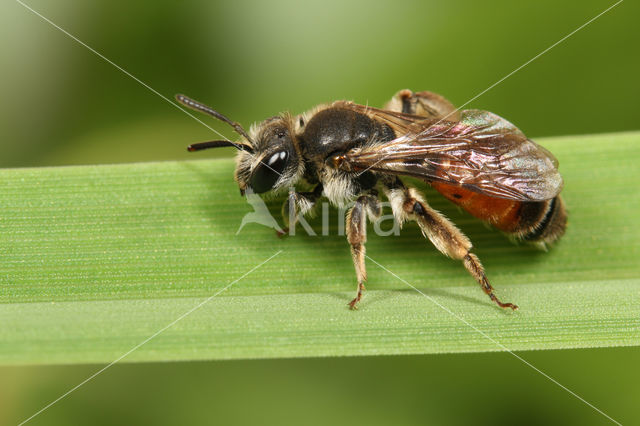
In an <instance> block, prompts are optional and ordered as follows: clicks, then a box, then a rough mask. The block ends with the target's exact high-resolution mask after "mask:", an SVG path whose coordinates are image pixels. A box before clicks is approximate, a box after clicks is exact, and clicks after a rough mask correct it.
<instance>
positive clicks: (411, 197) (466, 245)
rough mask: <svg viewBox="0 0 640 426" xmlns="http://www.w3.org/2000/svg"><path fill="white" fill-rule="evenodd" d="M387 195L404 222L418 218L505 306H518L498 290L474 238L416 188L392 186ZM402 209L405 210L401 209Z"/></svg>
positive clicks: (445, 250)
mask: <svg viewBox="0 0 640 426" xmlns="http://www.w3.org/2000/svg"><path fill="white" fill-rule="evenodd" d="M387 196H388V197H389V200H390V202H391V205H392V207H394V210H395V211H394V214H395V215H396V217H397V218H398V219H399V221H400V222H404V221H405V220H407V219H411V220H415V221H416V222H417V223H418V225H419V226H420V229H421V230H422V233H423V234H424V235H425V236H426V237H427V238H429V240H431V242H432V243H433V245H434V246H436V248H437V249H438V250H439V251H440V252H442V253H443V254H445V255H446V256H449V257H451V258H453V259H456V260H461V261H462V264H463V265H464V267H465V268H467V271H469V273H470V274H471V276H473V278H475V280H476V281H477V282H478V284H480V287H482V290H483V291H484V292H485V293H486V294H487V295H488V296H489V297H490V298H491V300H493V301H494V302H495V303H496V304H497V305H498V306H500V307H501V308H511V309H514V310H515V309H518V306H517V305H514V304H513V303H503V302H501V301H500V300H499V299H498V298H497V296H496V295H495V294H494V290H493V287H492V286H491V284H489V280H488V279H487V276H486V274H485V273H484V268H483V267H482V264H481V263H480V259H478V257H477V256H476V255H475V254H473V253H471V252H470V250H471V247H472V245H471V241H469V238H467V237H466V235H464V234H463V233H462V231H460V230H459V229H458V228H457V227H456V226H455V225H454V224H453V223H452V222H451V221H450V220H449V219H447V218H446V217H445V216H444V215H443V214H442V213H439V212H438V211H436V210H434V209H432V208H431V207H430V206H429V205H428V204H427V202H426V201H425V200H424V199H423V198H422V197H421V195H420V194H419V193H418V191H417V190H415V189H414V188H406V187H404V186H403V187H397V186H396V187H395V188H390V189H389V190H388V192H387ZM400 209H401V211H400Z"/></svg>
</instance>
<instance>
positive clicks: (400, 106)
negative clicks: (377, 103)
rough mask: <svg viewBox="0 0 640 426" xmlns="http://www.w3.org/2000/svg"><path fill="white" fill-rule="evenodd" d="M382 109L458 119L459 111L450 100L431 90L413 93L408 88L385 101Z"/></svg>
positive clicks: (454, 120) (443, 118) (448, 119)
mask: <svg viewBox="0 0 640 426" xmlns="http://www.w3.org/2000/svg"><path fill="white" fill-rule="evenodd" d="M384 109H386V110H389V111H394V112H403V113H405V114H413V115H419V116H421V117H427V118H439V119H441V120H446V121H451V122H456V121H460V113H459V111H458V110H457V109H456V107H454V106H453V104H452V103H451V102H449V101H448V100H446V99H445V98H444V97H442V96H440V95H438V94H437V93H433V92H427V91H424V92H418V93H413V92H412V91H411V90H409V89H404V90H400V91H399V92H398V93H396V94H395V95H393V98H391V100H390V101H389V102H387V103H386V104H385V106H384Z"/></svg>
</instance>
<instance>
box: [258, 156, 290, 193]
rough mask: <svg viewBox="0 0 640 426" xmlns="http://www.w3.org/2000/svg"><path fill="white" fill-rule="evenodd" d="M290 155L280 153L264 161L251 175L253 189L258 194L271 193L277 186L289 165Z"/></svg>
mask: <svg viewBox="0 0 640 426" xmlns="http://www.w3.org/2000/svg"><path fill="white" fill-rule="evenodd" d="M288 158H289V153H288V152H287V151H278V152H276V153H275V154H272V155H271V156H269V157H268V158H266V159H264V160H262V162H261V163H260V164H258V166H257V167H256V169H255V170H254V171H253V173H252V175H251V189H253V192H255V193H256V194H262V193H263V192H267V191H269V190H270V189H271V188H273V185H275V184H276V182H277V181H278V178H279V177H280V175H282V172H284V169H285V167H286V165H287V159H288Z"/></svg>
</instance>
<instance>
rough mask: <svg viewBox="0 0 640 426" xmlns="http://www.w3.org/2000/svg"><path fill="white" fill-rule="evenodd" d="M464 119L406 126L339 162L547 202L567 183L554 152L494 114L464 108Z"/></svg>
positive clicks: (500, 195) (345, 166)
mask: <svg viewBox="0 0 640 426" xmlns="http://www.w3.org/2000/svg"><path fill="white" fill-rule="evenodd" d="M376 114H383V112H381V111H380V110H377V111H376ZM394 118H396V119H397V117H396V116H395V115H394ZM460 118H461V119H460V121H459V122H455V123H452V122H444V121H440V122H439V121H437V120H428V121H425V120H421V121H420V122H419V123H414V125H413V126H406V127H405V128H406V130H407V131H408V133H405V134H403V135H402V136H400V137H398V138H396V139H394V140H392V141H390V142H384V143H381V144H376V143H372V144H371V145H370V146H367V147H364V148H358V149H353V150H351V151H349V152H347V153H346V154H345V155H344V156H342V158H341V165H340V167H341V168H343V169H345V170H351V171H363V170H373V171H378V172H385V173H393V174H399V175H409V176H415V177H419V178H423V179H425V180H427V181H441V182H447V183H451V184H457V185H460V186H462V187H464V188H466V189H469V190H472V191H475V192H479V193H482V194H486V195H489V196H492V197H498V198H507V199H512V200H518V201H544V200H548V199H551V198H553V197H555V196H556V195H558V193H560V191H561V190H562V185H563V182H562V177H561V176H560V174H559V173H558V161H557V160H556V159H555V157H554V156H553V154H551V153H550V152H549V151H547V150H546V149H544V148H543V147H541V146H540V145H537V144H536V143H535V142H533V141H531V140H529V139H527V138H526V136H525V135H524V134H523V133H522V132H521V131H520V130H519V129H518V128H517V127H515V126H514V125H513V124H511V123H509V122H508V121H507V120H505V119H503V118H501V117H499V116H497V115H495V114H493V113H490V112H487V111H479V110H465V111H462V112H461V117H460ZM415 124H417V125H418V126H416V125H415Z"/></svg>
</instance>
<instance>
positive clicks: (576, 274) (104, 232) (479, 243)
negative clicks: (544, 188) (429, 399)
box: [0, 132, 640, 364]
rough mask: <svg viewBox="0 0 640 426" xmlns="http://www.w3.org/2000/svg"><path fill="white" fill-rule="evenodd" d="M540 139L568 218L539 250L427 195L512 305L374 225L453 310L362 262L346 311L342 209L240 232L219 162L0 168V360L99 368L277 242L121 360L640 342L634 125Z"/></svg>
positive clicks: (398, 264) (409, 274)
mask: <svg viewBox="0 0 640 426" xmlns="http://www.w3.org/2000/svg"><path fill="white" fill-rule="evenodd" d="M541 142H542V144H543V145H545V146H546V147H548V148H549V149H550V150H551V151H552V152H554V154H556V156H557V157H558V159H559V160H560V164H561V166H560V170H561V172H562V174H563V176H564V178H565V190H564V192H563V194H564V197H565V201H566V203H567V206H568V208H569V212H570V226H569V229H568V232H567V234H566V236H565V237H564V239H563V240H562V241H561V243H560V244H559V245H558V246H557V247H556V248H554V249H552V250H551V251H550V252H548V253H543V252H538V251H537V250H535V249H533V248H532V247H528V246H514V245H512V244H511V243H509V242H508V241H507V240H506V239H505V238H504V237H503V236H502V235H500V234H499V233H497V232H495V231H492V230H489V229H487V228H485V227H484V226H483V225H482V224H481V223H479V222H478V221H476V220H475V219H473V218H470V217H469V216H468V215H466V214H464V213H461V212H459V211H457V210H456V208H455V207H454V206H452V205H451V204H450V203H448V202H447V201H446V200H444V199H442V197H440V196H438V195H437V194H435V193H434V192H433V191H431V190H427V196H428V198H429V200H430V202H431V204H432V205H433V206H434V207H435V208H437V209H439V210H442V211H444V212H445V213H446V214H447V215H448V216H449V217H451V218H452V219H453V220H454V221H455V222H456V223H457V224H458V225H459V226H460V227H461V228H462V229H463V230H464V231H465V232H466V233H467V235H469V237H470V238H471V239H472V241H473V242H474V245H475V247H476V249H475V251H476V253H477V254H478V255H479V257H480V259H481V260H482V261H483V263H484V265H485V267H486V269H487V272H488V275H489V278H490V279H491V280H492V283H493V284H494V286H495V287H496V289H497V292H498V295H499V296H500V297H501V298H502V299H503V300H505V301H512V302H515V303H517V304H518V305H519V306H520V308H521V309H520V310H519V311H517V312H513V313H512V312H506V311H501V310H499V309H498V308H497V307H495V306H494V305H493V304H492V303H491V302H490V301H489V299H488V298H487V297H486V296H485V295H484V294H483V293H482V291H481V290H480V289H479V287H478V286H477V284H475V283H474V281H473V279H472V278H470V277H469V276H468V274H467V273H466V271H465V270H464V268H463V267H462V265H460V264H459V263H458V262H455V261H452V260H450V259H446V258H445V257H443V256H442V255H440V254H439V253H438V252H436V250H435V249H434V248H433V247H432V246H431V245H430V244H429V243H428V242H427V241H425V240H424V238H422V236H421V235H420V233H419V230H418V229H417V227H416V226H414V225H412V224H409V225H407V226H405V228H404V229H403V231H402V234H401V235H400V236H389V237H378V236H376V235H373V233H371V234H370V236H369V242H368V244H367V254H368V255H369V256H371V258H372V259H374V260H375V261H376V262H379V263H380V264H382V265H384V267H385V268H388V269H389V270H390V271H392V272H393V273H395V274H397V275H398V276H400V277H401V278H402V279H404V280H406V281H407V282H409V283H411V284H412V285H414V286H416V287H417V288H419V289H420V290H421V291H422V292H424V293H425V294H426V295H427V296H429V297H430V298H433V299H434V300H435V301H436V302H438V303H439V304H441V305H443V306H445V307H447V308H448V309H450V310H451V311H452V312H453V313H454V314H455V316H454V315H452V314H450V313H448V312H446V311H445V310H443V309H442V308H440V307H438V306H437V304H435V303H433V302H432V301H430V300H429V299H427V298H425V297H424V296H422V295H420V294H419V293H417V292H415V291H414V290H411V289H409V288H408V287H407V286H406V285H405V284H404V283H403V282H402V281H400V280H398V279H397V278H395V277H394V276H393V275H391V274H389V273H388V272H386V271H385V270H383V269H381V268H380V267H378V266H376V265H375V264H374V263H372V262H369V263H368V271H369V281H368V289H369V290H368V292H367V293H366V296H365V299H364V300H363V302H362V305H361V308H360V310H359V311H357V312H352V311H349V310H348V309H347V306H346V304H347V302H348V301H349V300H350V298H351V297H352V295H353V294H352V293H353V292H354V291H355V274H354V272H353V266H352V263H351V259H350V255H349V248H348V245H347V243H346V240H345V238H344V237H343V236H339V235H337V233H338V223H337V216H336V212H335V211H334V212H333V213H334V214H332V216H331V217H332V222H331V223H330V232H329V234H330V235H328V236H317V237H313V236H309V235H306V234H305V233H304V232H303V231H302V230H299V232H298V235H296V236H293V237H288V238H285V239H282V240H280V239H278V238H276V237H275V235H274V232H273V230H271V229H268V228H266V227H263V226H260V225H257V224H248V225H246V226H245V227H244V228H243V229H242V231H241V232H240V233H239V234H238V235H236V231H237V229H238V227H239V225H240V221H241V218H242V216H243V215H244V214H245V213H247V212H250V211H252V209H251V207H250V206H249V205H248V204H246V202H245V201H244V199H243V198H242V197H240V196H239V195H238V189H237V187H236V186H235V184H234V182H233V178H232V173H233V162H232V161H230V160H197V161H190V162H164V163H143V164H128V165H116V166H87V167H62V168H40V169H9V170H2V171H0V188H1V189H0V363H3V364H23V363H86V362H110V361H112V360H114V359H116V358H117V357H119V356H121V355H122V354H124V353H125V352H127V351H128V350H130V349H131V348H132V347H134V346H136V345H137V344H139V343H140V342H142V341H144V340H145V339H146V338H148V337H149V336H151V335H153V334H154V333H155V332H157V331H158V330H160V329H162V328H163V327H166V326H167V325H169V324H170V323H171V322H172V321H174V320H175V319H177V318H179V317H180V316H181V315H183V314H184V313H185V312H187V311H189V310H190V309H192V308H194V307H195V306H197V305H198V304H199V303H201V302H203V301H205V300H206V299H207V298H208V297H210V296H211V295H213V294H215V293H216V292H217V291H219V290H220V289H222V288H223V287H225V286H227V285H228V284H229V283H231V282H233V281H234V280H237V279H238V278H240V277H241V276H242V275H243V274H245V273H246V272H247V271H249V270H251V269H252V268H253V267H255V266H256V265H258V264H259V263H261V262H263V261H265V260H266V259H268V258H269V257H270V256H272V255H273V254H275V253H276V252H278V251H279V250H282V251H283V252H282V253H281V254H280V255H279V256H277V257H275V258H274V259H273V260H271V261H269V262H268V263H266V264H265V265H263V266H262V267H260V268H259V269H257V270H256V271H254V272H252V273H251V274H249V275H247V276H246V277H244V278H242V279H240V280H239V281H238V282H237V283H235V284H234V285H233V286H232V287H231V288H229V289H228V290H227V291H225V292H224V293H222V294H220V295H219V296H217V297H215V298H213V299H211V300H210V301H209V302H207V303H205V304H204V305H203V306H202V307H201V308H200V309H198V310H196V311H195V312H193V313H192V314H190V315H188V316H186V317H185V318H183V319H182V320H180V321H179V322H178V323H176V324H175V325H173V326H172V327H169V328H168V329H167V330H166V331H164V332H163V333H161V334H160V335H158V336H157V337H155V338H154V339H152V340H151V341H149V342H148V343H146V344H144V345H143V346H141V347H140V348H139V349H137V350H136V351H134V352H133V353H131V354H130V355H129V356H127V357H126V358H125V361H149V360H187V359H229V358H258V357H295V356H331V355H372V354H403V353H404V354H406V353H443V352H479V351H496V350H501V349H502V348H501V346H499V345H497V344H496V343H495V342H494V341H492V339H493V340H495V341H497V342H499V343H500V344H502V345H504V346H505V347H508V348H510V349H513V350H525V349H559V348H576V347H604V346H623V345H624V346H629V345H639V344H640V262H638V255H639V247H640V226H639V225H640V223H639V221H638V219H637V218H638V217H639V214H640V191H639V190H638V185H637V182H638V180H640V167H638V159H639V158H640V133H638V132H634V133H622V134H612V135H611V134H609V135H593V136H575V137H563V138H554V139H545V140H543V141H541ZM280 201H281V200H274V201H273V202H271V203H270V207H272V208H273V210H274V211H277V210H278V204H279V203H280ZM278 219H279V218H278ZM312 226H313V227H314V229H315V230H316V232H318V233H320V231H321V228H322V224H321V222H320V219H317V220H315V221H313V222H312ZM460 318H464V320H465V321H467V322H468V323H470V324H472V325H473V326H474V327H477V329H479V330H481V331H482V332H483V333H486V336H488V337H490V338H491V339H489V338H487V337H486V336H483V335H482V334H480V333H479V332H478V331H476V330H474V329H473V328H472V327H470V326H469V325H467V324H465V323H464V322H463V321H462V320H461V319H460Z"/></svg>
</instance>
